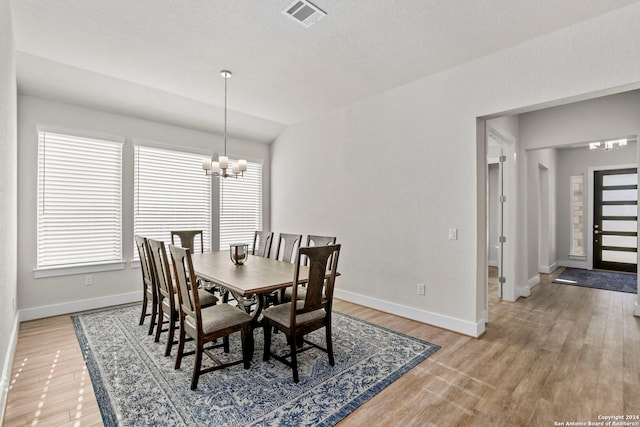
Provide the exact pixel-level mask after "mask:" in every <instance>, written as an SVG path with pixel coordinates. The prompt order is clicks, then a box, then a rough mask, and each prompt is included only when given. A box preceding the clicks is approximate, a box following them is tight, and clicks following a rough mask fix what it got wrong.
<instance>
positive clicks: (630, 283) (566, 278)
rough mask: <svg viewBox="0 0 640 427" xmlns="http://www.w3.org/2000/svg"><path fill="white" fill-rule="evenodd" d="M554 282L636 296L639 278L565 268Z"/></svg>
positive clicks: (630, 275)
mask: <svg viewBox="0 0 640 427" xmlns="http://www.w3.org/2000/svg"><path fill="white" fill-rule="evenodd" d="M553 282H554V283H560V284H562V285H573V286H582V287H586V288H595V289H605V290H608V291H618V292H628V293H633V294H635V293H637V286H638V276H637V275H636V274H631V273H615V272H610V271H595V270H581V269H578V268H565V270H564V271H563V272H562V273H560V275H559V276H558V278H557V279H555V280H554V281H553Z"/></svg>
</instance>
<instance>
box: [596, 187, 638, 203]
mask: <svg viewBox="0 0 640 427" xmlns="http://www.w3.org/2000/svg"><path fill="white" fill-rule="evenodd" d="M625 200H638V190H605V191H603V192H602V201H603V202H618V201H625Z"/></svg>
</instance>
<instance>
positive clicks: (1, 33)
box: [0, 0, 18, 420]
mask: <svg viewBox="0 0 640 427" xmlns="http://www.w3.org/2000/svg"><path fill="white" fill-rule="evenodd" d="M0 58H1V59H0V236H2V245H0V367H1V369H2V372H1V375H2V377H1V378H0V420H1V419H2V418H3V416H4V407H5V401H6V393H7V390H8V386H9V376H10V375H11V364H12V360H13V350H14V348H15V344H16V339H17V336H16V334H17V327H18V318H17V315H16V306H15V302H16V286H17V285H16V283H17V279H16V277H17V273H16V269H17V262H18V261H17V254H16V250H15V248H16V245H17V234H18V225H17V223H18V212H17V197H18V181H17V152H18V138H17V118H16V114H17V107H16V99H17V97H16V62H15V46H14V41H13V27H12V22H11V10H10V5H9V0H0Z"/></svg>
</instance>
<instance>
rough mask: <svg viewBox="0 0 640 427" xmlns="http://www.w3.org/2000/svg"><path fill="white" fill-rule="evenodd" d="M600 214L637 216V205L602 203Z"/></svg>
mask: <svg viewBox="0 0 640 427" xmlns="http://www.w3.org/2000/svg"><path fill="white" fill-rule="evenodd" d="M602 216H638V206H637V205H604V206H602Z"/></svg>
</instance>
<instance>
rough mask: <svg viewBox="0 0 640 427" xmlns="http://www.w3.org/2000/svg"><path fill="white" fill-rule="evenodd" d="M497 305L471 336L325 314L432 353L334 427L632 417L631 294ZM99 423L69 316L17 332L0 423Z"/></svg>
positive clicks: (553, 292)
mask: <svg viewBox="0 0 640 427" xmlns="http://www.w3.org/2000/svg"><path fill="white" fill-rule="evenodd" d="M559 273H560V270H557V271H556V273H555V274H554V275H542V277H543V281H542V283H540V284H539V285H538V286H536V287H535V288H534V289H533V291H532V294H531V296H530V297H529V298H521V299H520V300H518V301H517V302H516V303H509V302H502V301H499V299H498V297H497V292H496V290H497V285H496V284H495V280H492V285H491V292H490V293H491V298H490V309H489V311H490V322H489V324H488V325H487V332H486V333H485V335H484V336H482V337H481V338H480V339H474V338H470V337H466V336H463V335H459V334H456V333H453V332H450V331H445V330H442V329H439V328H435V327H431V326H426V325H424V324H421V323H418V322H415V321H412V320H408V319H404V318H401V317H398V316H393V315H390V314H386V313H382V312H379V311H375V310H371V309H368V308H365V307H361V306H358V305H355V304H351V303H347V302H344V301H336V302H335V309H336V310H337V311H340V312H343V313H347V314H349V315H352V316H355V317H358V318H361V319H364V320H367V321H369V322H372V323H376V324H379V325H382V326H384V327H387V328H390V329H393V330H396V331H399V332H402V333H405V334H408V335H412V336H415V337H418V338H421V339H424V340H427V341H429V342H432V343H435V344H439V345H440V346H442V348H441V349H440V350H439V351H437V352H436V353H435V354H434V355H432V356H431V357H430V358H429V359H427V360H425V361H424V362H423V363H421V364H420V365H418V366H417V367H416V368H414V369H412V370H411V371H409V372H408V373H407V374H405V375H404V376H402V377H401V378H400V379H399V380H397V381H395V382H394V383H393V384H391V385H390V386H389V387H387V388H386V389H384V390H383V391H382V392H380V393H379V394H377V395H376V396H374V397H373V398H372V399H371V400H370V401H369V402H367V403H366V404H364V405H362V406H361V407H360V408H358V409H357V410H355V411H354V412H353V413H352V414H351V415H349V416H348V417H347V418H345V419H344V420H343V421H342V422H341V423H340V424H339V426H341V427H345V426H362V425H376V426H395V425H398V426H400V425H403V426H524V425H530V426H553V425H554V422H558V423H560V422H565V423H566V422H567V421H584V422H588V421H592V422H595V421H599V419H598V416H599V415H603V416H609V415H631V416H633V415H640V319H639V318H637V317H634V316H633V308H634V303H635V300H636V295H633V294H624V293H619V292H611V291H601V290H596V289H588V288H579V287H575V286H567V285H559V284H555V283H551V280H552V279H553V278H554V277H555V276H556V275H557V274H559ZM101 424H102V423H101V418H100V413H99V409H98V406H97V403H96V401H95V396H94V394H93V389H92V387H91V386H90V380H89V376H88V373H87V371H86V369H85V366H84V362H83V359H82V353H81V349H80V347H79V345H78V343H77V340H76V338H75V333H74V331H73V327H72V324H71V321H70V320H69V316H58V317H54V318H50V319H42V320H36V321H31V322H25V323H23V324H22V325H21V328H20V335H19V339H18V347H17V351H16V356H15V362H14V368H13V380H12V384H11V389H10V391H9V395H8V399H7V409H6V414H5V419H4V424H3V425H5V426H24V425H38V426H67V425H69V426H91V425H101Z"/></svg>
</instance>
